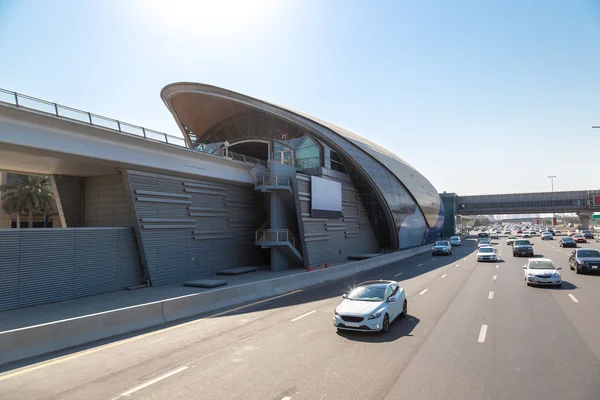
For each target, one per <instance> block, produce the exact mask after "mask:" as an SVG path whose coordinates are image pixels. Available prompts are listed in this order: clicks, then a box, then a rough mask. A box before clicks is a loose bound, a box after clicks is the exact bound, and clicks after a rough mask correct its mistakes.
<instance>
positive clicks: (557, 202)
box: [456, 190, 600, 215]
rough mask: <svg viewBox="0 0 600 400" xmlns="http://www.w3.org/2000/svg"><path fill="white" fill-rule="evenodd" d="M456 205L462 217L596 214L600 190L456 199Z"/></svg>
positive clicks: (599, 208)
mask: <svg viewBox="0 0 600 400" xmlns="http://www.w3.org/2000/svg"><path fill="white" fill-rule="evenodd" d="M594 200H597V201H598V202H599V203H598V204H595V202H594ZM456 205H457V207H456V213H457V214H460V215H490V214H492V215H493V214H545V213H581V212H584V213H593V212H594V211H600V190H579V191H565V192H541V193H514V194H489V195H475V196H457V197H456Z"/></svg>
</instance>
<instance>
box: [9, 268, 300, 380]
mask: <svg viewBox="0 0 600 400" xmlns="http://www.w3.org/2000/svg"><path fill="white" fill-rule="evenodd" d="M274 279H276V278H274ZM300 292H302V289H299V290H294V291H291V292H289V293H284V294H280V295H278V296H273V297H269V298H267V299H264V300H259V301H256V302H254V303H250V304H245V305H243V306H239V307H235V308H230V309H229V310H225V311H221V312H218V313H216V314H212V315H208V316H206V317H205V318H204V319H207V318H214V317H220V316H221V315H225V314H229V313H231V312H234V311H238V310H242V309H244V308H248V307H252V306H255V305H257V304H262V303H266V302H269V301H271V300H276V299H280V298H282V297H287V296H291V295H293V294H296V293H300ZM192 296H193V295H192ZM133 307H138V306H133ZM133 307H131V308H133ZM106 313H108V311H107V312H106ZM98 314H103V313H98ZM98 314H90V315H98ZM84 317H85V316H84ZM84 317H76V318H72V319H79V318H84ZM201 321H202V319H200V320H198V319H196V320H193V321H189V322H184V323H182V324H179V325H174V326H170V327H168V328H164V329H157V330H155V331H152V332H148V333H144V334H142V335H138V336H134V337H130V338H127V339H123V340H121V341H118V342H113V343H109V344H105V345H104V346H100V347H95V348H93V349H90V350H85V351H82V352H80V353H75V354H73V355H70V356H63V357H61V358H57V359H55V360H52V361H46V362H44V363H40V364H36V365H34V366H33V367H28V368H24V369H19V370H17V371H15V372H13V373H10V374H7V375H1V374H0V381H3V380H6V379H10V378H14V377H15V376H19V375H23V374H26V373H28V372H32V371H36V370H38V369H41V368H46V367H50V366H52V365H56V364H61V363H64V362H67V361H71V360H75V359H78V358H80V357H83V356H86V355H88V354H94V353H97V352H99V351H102V350H107V349H111V348H113V347H117V346H120V345H123V344H126V343H130V342H134V341H137V340H140V339H143V338H146V337H150V336H155V335H159V334H161V333H165V332H169V331H172V330H175V329H179V328H183V327H185V326H189V325H192V324H197V323H199V322H201ZM56 322H61V321H56ZM56 322H49V323H47V324H42V325H50V324H53V323H56ZM34 326H41V325H34ZM27 328H31V327H26V328H17V329H15V330H22V329H27ZM6 332H9V331H4V332H2V333H6Z"/></svg>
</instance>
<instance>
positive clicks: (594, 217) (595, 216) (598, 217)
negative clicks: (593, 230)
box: [592, 214, 600, 219]
mask: <svg viewBox="0 0 600 400" xmlns="http://www.w3.org/2000/svg"><path fill="white" fill-rule="evenodd" d="M592 218H593V219H600V214H594V215H592Z"/></svg>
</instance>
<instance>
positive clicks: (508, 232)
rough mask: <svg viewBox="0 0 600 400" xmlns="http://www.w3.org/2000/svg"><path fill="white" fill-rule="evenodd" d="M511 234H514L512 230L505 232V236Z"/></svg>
mask: <svg viewBox="0 0 600 400" xmlns="http://www.w3.org/2000/svg"><path fill="white" fill-rule="evenodd" d="M511 233H512V232H511V230H510V229H507V230H505V231H504V234H505V235H510V234H511Z"/></svg>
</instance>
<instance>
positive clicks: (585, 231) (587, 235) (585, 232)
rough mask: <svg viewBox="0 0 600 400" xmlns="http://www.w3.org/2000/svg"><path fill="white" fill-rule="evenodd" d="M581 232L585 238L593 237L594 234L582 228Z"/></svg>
mask: <svg viewBox="0 0 600 400" xmlns="http://www.w3.org/2000/svg"><path fill="white" fill-rule="evenodd" d="M581 233H582V234H583V237H584V238H586V239H593V238H594V234H593V233H592V231H589V230H582V231H581Z"/></svg>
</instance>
